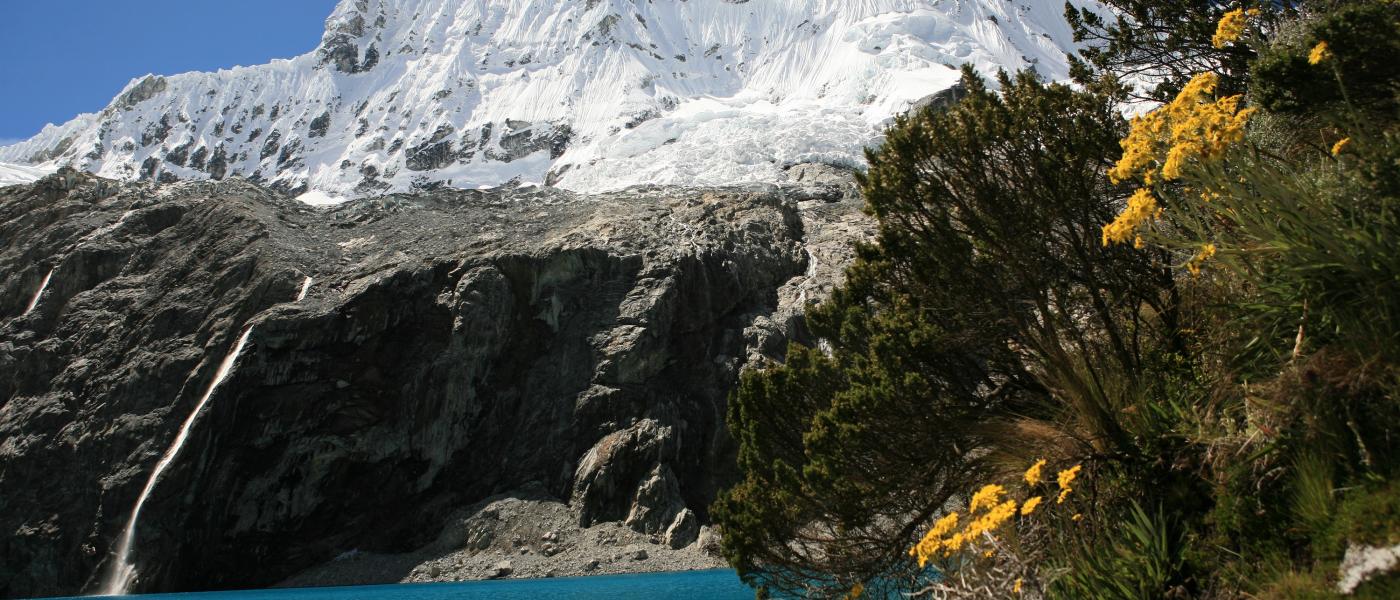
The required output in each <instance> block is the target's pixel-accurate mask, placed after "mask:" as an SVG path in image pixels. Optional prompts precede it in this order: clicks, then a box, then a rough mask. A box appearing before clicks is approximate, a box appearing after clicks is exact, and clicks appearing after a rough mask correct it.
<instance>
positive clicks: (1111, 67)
mask: <svg viewBox="0 0 1400 600" xmlns="http://www.w3.org/2000/svg"><path fill="white" fill-rule="evenodd" d="M1104 4H1105V5H1107V6H1108V7H1110V8H1111V9H1112V10H1113V13H1112V14H1111V15H1104V14H1101V13H1099V12H1097V11H1095V10H1090V9H1087V8H1076V7H1075V6H1074V4H1072V3H1069V2H1066V3H1065V17H1066V19H1067V20H1068V21H1069V25H1070V28H1071V30H1073V31H1074V39H1075V41H1077V42H1085V43H1086V44H1087V47H1086V48H1085V49H1084V50H1082V51H1081V52H1080V53H1079V56H1078V57H1071V66H1072V74H1073V75H1074V77H1075V78H1076V79H1078V80H1079V81H1081V82H1090V81H1095V80H1097V79H1098V78H1099V77H1100V76H1101V75H1103V74H1108V75H1111V76H1112V77H1114V78H1117V79H1120V80H1122V79H1143V80H1148V81H1153V82H1155V84H1154V86H1153V87H1152V89H1150V90H1142V91H1140V92H1138V94H1140V97H1142V98H1145V99H1152V100H1158V101H1167V100H1170V99H1171V98H1172V97H1174V96H1176V94H1177V92H1178V91H1180V90H1181V88H1182V86H1184V85H1185V84H1186V82H1187V81H1188V80H1190V79H1191V77H1193V76H1194V75H1196V74H1197V73H1201V72H1204V71H1215V72H1219V73H1221V74H1222V75H1225V76H1226V77H1225V81H1224V82H1223V84H1222V89H1225V90H1236V89H1240V86H1241V85H1242V81H1241V79H1239V78H1237V77H1233V76H1231V74H1232V73H1239V72H1241V71H1243V70H1244V67H1245V65H1246V64H1247V63H1248V62H1249V60H1250V59H1252V58H1253V50H1251V49H1250V48H1249V47H1248V46H1246V45H1243V44H1238V45H1231V46H1229V47H1226V48H1223V49H1222V48H1216V47H1215V46H1214V44H1212V38H1213V37H1214V36H1215V29H1216V23H1217V22H1219V21H1220V17H1221V15H1223V14H1224V13H1225V11H1226V10H1229V9H1231V8H1239V7H1236V6H1231V5H1229V4H1225V3H1221V2H1218V1H1216V0H1107V1H1105V2H1104ZM1243 4H1244V5H1245V6H1244V7H1252V6H1256V5H1257V4H1261V3H1255V2H1245V3H1243Z"/></svg>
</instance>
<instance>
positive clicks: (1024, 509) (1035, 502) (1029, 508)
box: [1021, 496, 1045, 517]
mask: <svg viewBox="0 0 1400 600" xmlns="http://www.w3.org/2000/svg"><path fill="white" fill-rule="evenodd" d="M1043 500H1045V499H1044V498H1042V497H1040V496H1036V497H1034V498H1031V499H1030V500H1027V501H1026V503H1025V504H1022V505H1021V516H1023V517H1024V516H1026V515H1029V514H1031V513H1033V512H1035V507H1037V506H1040V503H1041V501H1043Z"/></svg>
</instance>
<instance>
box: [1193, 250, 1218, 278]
mask: <svg viewBox="0 0 1400 600" xmlns="http://www.w3.org/2000/svg"><path fill="white" fill-rule="evenodd" d="M1214 256H1215V244H1205V245H1203V246H1201V251H1200V252H1198V253H1196V255H1195V256H1193V257H1191V260H1189V261H1187V262H1186V270H1188V271H1190V272H1191V275H1193V276H1196V277H1199V276H1200V275H1201V265H1202V264H1204V263H1205V262H1206V261H1208V260H1210V259H1211V258H1212V257H1214Z"/></svg>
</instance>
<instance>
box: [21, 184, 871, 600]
mask: <svg viewBox="0 0 1400 600" xmlns="http://www.w3.org/2000/svg"><path fill="white" fill-rule="evenodd" d="M827 171H829V170H828V169H824V168H821V167H798V168H796V169H793V170H791V171H790V181H789V182H787V183H783V184H777V185H763V186H750V187H731V188H717V189H682V188H661V187H643V188H633V189H629V190H626V191H621V192H615V193H609V194H603V195H594V196H582V195H576V194H573V193H570V192H565V191H561V190H556V189H551V188H511V189H497V190H492V191H435V192H428V193H424V194H421V195H416V196H408V195H391V196H384V197H377V198H370V199H363V200H358V201H354V202H351V203H348V204H345V205H341V206H339V207H335V208H312V207H308V206H305V205H303V204H301V203H298V202H296V201H294V200H292V199H290V198H288V197H287V196H285V195H283V194H281V193H279V192H275V191H272V190H270V189H267V188H263V187H259V186H258V185H255V184H253V183H249V182H247V181H243V180H240V179H236V178H235V179H229V180H226V181H222V182H187V183H176V184H167V185H158V184H155V183H151V182H143V183H117V182H113V181H109V180H103V179H99V178H96V177H93V176H91V175H85V174H80V173H77V172H74V171H71V170H64V171H60V172H59V173H58V174H57V175H53V176H50V177H47V178H45V179H43V180H41V181H39V182H37V183H35V184H32V185H26V186H15V187H9V188H0V440H3V441H0V531H4V532H6V535H4V536H0V559H2V560H0V596H6V597H15V596H38V595H50V594H72V593H78V592H82V591H89V590H92V589H93V588H94V586H96V585H97V579H98V578H99V574H100V573H101V572H102V570H103V569H104V567H105V566H106V564H107V563H108V562H110V561H111V559H112V552H113V545H114V544H115V540H116V538H117V537H118V535H119V533H120V531H121V529H122V527H123V525H124V524H125V522H126V519H127V517H128V515H129V514H130V512H131V509H132V505H133V503H134V501H135V500H136V498H137V496H138V494H139V493H140V491H141V489H142V486H143V485H145V483H146V480H147V478H148V477H149V475H150V473H151V472H152V470H153V468H154V463H156V461H157V459H158V457H160V456H161V455H162V453H164V452H165V451H166V449H167V447H168V446H170V444H171V441H172V439H173V438H174V437H175V436H176V433H177V430H178V429H179V428H180V425H181V423H182V422H183V421H184V420H185V419H186V418H187V417H188V416H189V414H190V412H191V410H192V409H193V408H194V406H195V405H196V403H197V400H198V399H199V398H200V396H201V395H202V394H204V393H205V392H206V390H207V389H208V388H209V385H210V382H211V380H213V379H214V378H215V371H216V370H217V369H218V367H219V365H220V363H221V362H222V361H223V360H224V359H225V357H226V355H228V354H229V352H230V350H231V349H232V347H233V346H234V345H235V343H236V341H237V340H238V338H239V337H240V336H241V335H242V334H243V333H244V332H248V331H249V329H250V328H251V332H250V333H248V339H247V344H246V347H245V348H244V349H243V351H242V353H241V354H239V355H238V357H237V360H236V362H235V363H234V365H233V369H232V370H231V371H230V372H229V374H228V377H227V378H226V379H225V380H223V381H222V384H221V385H219V386H218V387H217V389H215V390H214V393H213V395H212V396H211V397H210V399H209V402H208V404H207V406H206V407H205V409H204V411H203V412H202V413H200V415H199V416H198V418H197V419H196V420H195V421H194V422H193V426H192V427H191V429H190V431H189V437H188V442H187V445H186V446H185V447H184V449H183V451H182V452H181V453H180V454H179V455H178V456H177V457H176V459H175V462H174V463H172V464H171V465H170V468H169V469H168V470H167V471H165V472H164V474H163V475H162V476H161V477H160V478H159V479H158V481H157V484H156V486H155V488H154V489H153V491H152V493H151V495H150V500H149V502H148V503H147V504H146V506H145V509H144V513H143V515H144V516H143V517H142V519H143V520H142V521H141V523H140V525H139V528H138V542H137V544H136V545H135V550H134V554H133V557H132V562H133V563H134V564H135V565H136V567H137V570H138V573H139V579H138V581H137V584H136V586H135V590H134V591H170V590H200V589H214V588H235V587H248V586H262V585H268V584H271V583H275V582H278V581H282V580H284V579H286V578H287V577H289V576H291V575H293V574H295V573H298V572H301V571H302V570H304V569H307V568H309V567H313V566H315V565H319V564H322V563H326V562H327V561H331V560H332V559H334V558H336V557H343V556H345V555H346V553H347V552H378V553H402V552H409V551H413V550H415V549H419V548H423V547H425V546H432V545H433V544H437V545H438V546H442V545H443V544H446V546H447V547H443V548H441V549H442V550H443V551H444V552H445V551H451V550H454V549H457V550H461V549H466V550H470V549H471V547H473V546H472V545H473V544H479V543H480V539H479V538H480V536H477V538H471V536H470V535H466V534H462V535H456V534H451V535H448V534H445V528H447V527H449V525H450V524H451V523H466V522H479V521H480V519H481V517H480V515H475V516H473V515H472V514H470V513H469V512H464V511H470V510H471V507H473V506H478V507H479V506H481V504H480V503H482V502H483V501H484V500H487V499H489V498H496V499H498V500H499V499H500V498H503V497H504V498H509V497H512V496H517V495H518V496H521V497H526V496H528V497H529V498H531V499H532V500H531V501H536V500H539V499H541V498H543V499H545V500H549V501H551V502H555V503H556V504H559V503H566V504H567V507H568V510H569V512H568V514H569V515H570V516H569V519H571V520H577V524H578V525H579V526H581V527H588V526H592V525H595V524H598V523H605V522H619V523H622V524H623V525H622V526H623V527H626V528H627V529H628V530H630V531H635V532H639V534H642V535H652V536H653V538H654V539H656V540H659V541H660V542H661V543H663V544H664V545H666V546H674V547H681V546H684V545H686V544H689V543H691V542H692V541H693V540H694V539H695V537H696V536H697V535H698V533H697V531H698V527H699V526H700V525H703V524H704V523H705V522H706V521H707V515H706V506H707V505H708V503H709V501H710V499H711V498H712V497H713V495H714V494H715V492H716V489H717V487H718V486H720V485H722V484H723V483H724V482H725V481H726V479H727V478H728V477H729V474H730V469H731V466H730V465H731V461H732V455H731V454H732V448H731V444H730V442H729V440H728V438H727V437H726V434H725V433H724V429H723V426H722V425H723V419H724V414H725V398H726V394H727V393H728V391H729V390H730V389H731V387H732V385H733V383H734V382H735V380H736V377H737V374H738V372H739V370H740V369H742V368H744V367H745V366H746V365H753V364H755V361H758V360H762V357H763V356H765V355H768V356H776V355H778V354H779V353H781V351H782V349H783V347H784V344H785V341H786V339H787V338H788V336H790V335H796V334H798V333H799V331H800V317H799V316H798V315H799V311H800V309H801V307H802V305H803V303H804V302H806V301H808V300H811V299H814V298H816V297H817V296H818V295H820V294H822V293H824V291H825V290H826V289H827V288H828V287H829V286H830V285H831V284H832V283H833V282H834V281H835V279H836V277H837V274H838V273H839V271H840V268H841V265H842V264H844V262H845V261H846V260H847V259H848V258H849V254H848V253H849V250H847V244H848V242H849V240H851V239H852V238H854V237H858V236H859V235H861V232H862V231H864V229H865V228H866V227H867V224H866V222H865V221H864V219H863V218H862V217H861V216H860V215H859V214H858V210H857V205H858V203H857V202H856V201H855V200H854V199H853V198H852V195H853V194H852V190H851V189H850V187H849V185H848V184H844V183H839V182H838V183H833V181H838V180H837V179H834V178H833V177H832V176H831V174H830V173H829V172H827ZM308 278H309V281H310V285H309V287H307V288H304V285H305V284H306V283H307V282H308ZM303 291H305V296H304V298H302V295H303ZM519 490H529V492H528V493H524V494H517V492H518V491H519ZM472 518H475V519H476V521H472ZM449 533H450V532H449ZM443 540H447V541H446V542H444V541H443ZM487 545H489V543H488V544H487Z"/></svg>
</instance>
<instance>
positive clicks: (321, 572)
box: [277, 494, 728, 587]
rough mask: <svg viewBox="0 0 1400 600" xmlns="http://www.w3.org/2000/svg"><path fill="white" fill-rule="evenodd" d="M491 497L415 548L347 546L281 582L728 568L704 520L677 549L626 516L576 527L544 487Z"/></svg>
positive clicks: (320, 583) (459, 578)
mask: <svg viewBox="0 0 1400 600" xmlns="http://www.w3.org/2000/svg"><path fill="white" fill-rule="evenodd" d="M519 496H524V497H518V496H514V495H513V496H505V497H498V498H493V499H490V500H487V501H485V502H483V503H482V504H481V505H479V506H476V507H473V509H471V511H470V515H469V516H462V517H458V518H455V519H454V520H452V522H451V523H450V524H449V526H448V527H447V528H446V529H445V530H444V532H443V534H442V535H441V536H440V538H439V540H437V541H435V542H434V543H433V544H430V545H428V546H425V547H423V548H421V549H419V550H417V551H415V552H409V553H402V554H380V553H373V552H360V551H354V550H352V551H349V552H346V553H344V554H342V555H341V556H339V557H337V558H335V559H334V560H332V561H330V562H327V563H325V564H322V565H318V566H316V567H312V568H311V569H307V570H306V571H303V572H301V573H299V574H297V575H295V576H293V577H291V578H289V579H287V580H286V581H283V582H282V583H280V584H279V585H278V586H277V587H322V586H333V585H373V584H387V583H430V582H454V581H477V580H485V579H539V578H552V577H582V576H591V575H617V574H630V573H656V572H671V571H698V570H705V569H722V568H727V567H728V565H727V564H725V562H724V559H722V558H720V556H719V537H718V535H716V534H715V532H714V531H713V530H712V529H711V528H710V527H708V526H705V527H699V528H698V529H697V532H696V533H695V540H694V541H692V542H690V543H689V544H686V545H684V546H681V547H679V548H673V547H672V546H671V545H670V544H668V543H667V542H666V539H665V538H664V536H663V535H658V534H651V535H648V534H643V533H639V532H637V531H635V530H633V529H631V528H629V527H627V526H626V525H624V524H622V523H615V522H614V523H599V524H596V525H593V526H592V527H587V528H581V527H579V526H578V511H576V510H572V509H570V508H569V507H568V506H567V505H566V504H564V503H562V502H560V501H558V500H555V499H552V498H549V497H547V496H545V495H543V494H521V495H519Z"/></svg>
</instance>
